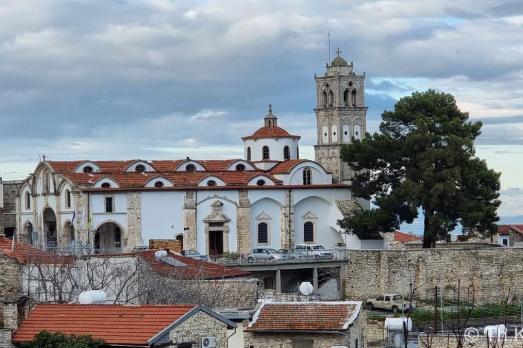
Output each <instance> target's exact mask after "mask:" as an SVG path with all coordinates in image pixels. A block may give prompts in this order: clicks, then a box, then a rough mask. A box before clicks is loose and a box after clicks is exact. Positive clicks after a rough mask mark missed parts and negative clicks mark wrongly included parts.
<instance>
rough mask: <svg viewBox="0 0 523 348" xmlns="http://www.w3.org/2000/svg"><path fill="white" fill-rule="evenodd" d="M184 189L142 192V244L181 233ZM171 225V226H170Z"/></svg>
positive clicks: (172, 237) (173, 236) (170, 237)
mask: <svg viewBox="0 0 523 348" xmlns="http://www.w3.org/2000/svg"><path fill="white" fill-rule="evenodd" d="M184 198H185V192H184V191H163V192H142V244H143V245H149V239H174V238H175V237H176V235H178V234H181V233H183V228H184V227H185V226H184V221H183V207H184ZM171 226H172V227H171Z"/></svg>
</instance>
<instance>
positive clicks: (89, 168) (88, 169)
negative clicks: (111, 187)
mask: <svg viewBox="0 0 523 348" xmlns="http://www.w3.org/2000/svg"><path fill="white" fill-rule="evenodd" d="M83 170H84V173H92V172H93V167H91V166H85V167H84V169H83Z"/></svg>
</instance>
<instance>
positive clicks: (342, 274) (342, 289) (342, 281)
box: [339, 265, 347, 300]
mask: <svg viewBox="0 0 523 348" xmlns="http://www.w3.org/2000/svg"><path fill="white" fill-rule="evenodd" d="M339 272H340V274H339V276H340V278H339V282H340V283H339V284H340V285H339V286H340V300H344V299H345V280H346V279H347V266H346V265H343V266H340V270H339Z"/></svg>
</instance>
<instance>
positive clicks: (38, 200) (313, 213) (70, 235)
mask: <svg viewBox="0 0 523 348" xmlns="http://www.w3.org/2000/svg"><path fill="white" fill-rule="evenodd" d="M364 79H365V75H357V74H355V73H354V72H353V64H352V63H351V64H348V63H347V61H345V60H344V59H343V58H342V57H340V56H339V52H338V56H337V57H336V58H335V59H334V60H333V61H332V62H330V63H329V64H327V68H326V72H325V73H324V75H323V76H316V77H315V80H316V91H317V106H316V109H315V111H316V119H317V130H318V139H317V145H316V146H315V153H316V156H315V157H316V158H315V161H312V160H307V159H301V158H300V155H299V140H300V136H298V135H294V134H291V133H289V132H288V131H287V130H285V129H283V128H281V127H279V126H278V118H277V116H276V115H275V114H274V113H273V111H272V108H271V106H269V109H268V112H267V114H266V116H265V117H264V119H263V122H264V123H263V126H262V127H261V128H259V129H258V130H256V131H255V132H254V133H252V134H251V135H248V136H244V137H242V140H243V145H244V157H243V158H234V159H228V160H199V159H192V158H188V157H187V158H185V159H178V160H141V159H136V160H117V161H96V160H77V161H50V160H43V161H41V162H40V163H39V164H38V165H37V167H36V168H35V170H34V173H33V174H31V175H30V177H29V178H27V179H26V181H25V182H24V184H23V186H22V187H21V191H20V196H19V198H18V199H19V201H18V204H17V220H18V221H17V231H18V233H17V239H18V240H20V241H24V242H28V243H32V244H35V245H38V246H40V247H42V248H47V249H52V248H56V247H58V248H68V247H70V246H72V245H75V246H78V245H81V246H85V247H88V248H94V249H97V250H106V251H114V250H130V249H133V248H136V247H140V246H144V245H148V242H149V240H150V239H175V238H178V239H181V240H183V246H184V249H192V250H197V251H199V252H200V253H202V254H210V255H217V254H224V253H227V252H241V253H248V252H249V251H250V250H252V249H253V248H260V247H269V248H274V249H290V248H293V247H294V245H296V244H299V243H300V244H301V243H315V244H321V245H323V246H324V247H325V248H333V247H339V246H343V245H344V246H345V247H346V248H349V249H360V248H376V247H380V245H381V244H380V243H381V242H382V241H364V240H360V239H358V237H357V236H355V235H352V234H346V233H345V231H344V230H343V229H342V228H340V226H339V225H338V220H340V219H342V218H343V217H344V216H347V215H350V214H351V212H353V211H354V209H361V208H363V209H368V204H369V203H368V201H364V200H357V199H355V197H353V196H352V194H351V190H350V179H351V172H350V170H349V168H348V167H347V165H346V164H344V163H342V161H341V160H340V149H341V146H342V145H343V144H348V143H350V142H351V141H352V140H353V139H359V138H361V137H363V136H364V134H365V121H366V111H367V107H366V106H365V101H364Z"/></svg>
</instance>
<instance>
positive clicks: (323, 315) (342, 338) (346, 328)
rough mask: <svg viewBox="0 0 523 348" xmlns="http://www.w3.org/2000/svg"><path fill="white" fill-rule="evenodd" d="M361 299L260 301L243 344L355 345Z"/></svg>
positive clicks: (271, 345)
mask: <svg viewBox="0 0 523 348" xmlns="http://www.w3.org/2000/svg"><path fill="white" fill-rule="evenodd" d="M360 312H361V302H359V301H337V302H272V301H263V302H261V303H260V306H259V308H258V309H257V310H256V312H255V313H254V315H253V318H252V320H251V321H250V322H249V324H248V327H247V328H245V330H244V332H245V346H246V347H289V348H291V347H303V348H309V347H310V348H312V347H331V346H348V347H358V346H360V345H361V342H362V334H361V326H360Z"/></svg>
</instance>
